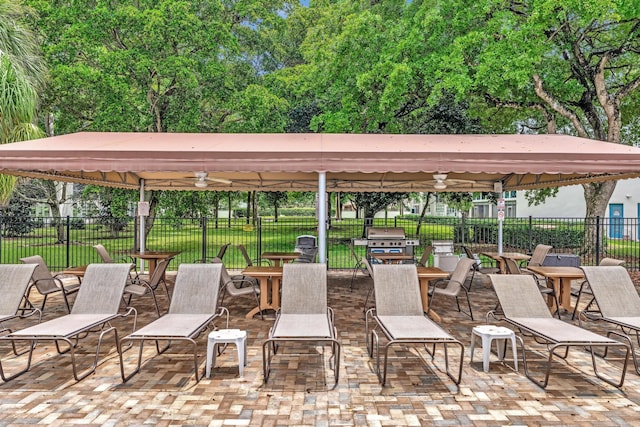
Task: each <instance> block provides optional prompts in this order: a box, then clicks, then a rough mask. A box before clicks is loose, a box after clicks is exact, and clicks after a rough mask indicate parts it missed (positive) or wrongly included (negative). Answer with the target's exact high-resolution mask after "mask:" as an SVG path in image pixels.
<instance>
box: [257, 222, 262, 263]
mask: <svg viewBox="0 0 640 427" xmlns="http://www.w3.org/2000/svg"><path fill="white" fill-rule="evenodd" d="M256 225H257V230H256V231H257V233H256V234H257V237H258V241H257V242H256V249H257V252H258V253H257V255H256V258H258V259H259V260H260V261H262V217H260V216H259V217H258V220H257V221H256ZM258 265H260V264H258Z"/></svg>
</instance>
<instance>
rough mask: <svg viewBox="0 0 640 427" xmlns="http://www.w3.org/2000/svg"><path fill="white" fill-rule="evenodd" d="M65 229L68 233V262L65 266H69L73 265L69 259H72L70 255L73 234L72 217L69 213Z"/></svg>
mask: <svg viewBox="0 0 640 427" xmlns="http://www.w3.org/2000/svg"><path fill="white" fill-rule="evenodd" d="M65 229H66V230H65V231H66V233H67V235H66V239H65V240H66V241H67V263H66V264H65V267H69V266H70V265H71V264H70V263H69V261H70V259H71V258H70V257H71V253H70V250H71V234H70V230H71V218H70V217H69V215H67V224H66V227H65Z"/></svg>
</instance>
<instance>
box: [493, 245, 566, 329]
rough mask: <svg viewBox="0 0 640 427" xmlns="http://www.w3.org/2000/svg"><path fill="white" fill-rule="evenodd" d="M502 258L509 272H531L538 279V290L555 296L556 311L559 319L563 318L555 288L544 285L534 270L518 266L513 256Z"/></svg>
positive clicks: (546, 294) (549, 295) (543, 293)
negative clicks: (522, 268) (526, 269)
mask: <svg viewBox="0 0 640 427" xmlns="http://www.w3.org/2000/svg"><path fill="white" fill-rule="evenodd" d="M502 260H503V262H504V266H505V271H506V273H507V274H529V275H531V276H532V277H533V278H534V279H536V284H537V285H538V290H539V291H540V293H541V294H542V295H544V296H547V297H551V298H553V300H554V302H555V304H556V305H555V307H556V312H555V314H557V316H558V319H561V317H560V301H559V300H558V294H557V293H556V291H555V289H553V288H550V287H548V286H546V282H545V284H544V285H541V284H540V282H538V277H537V276H536V275H535V274H533V273H532V272H528V273H526V272H523V271H522V270H521V269H520V267H519V266H518V263H517V262H516V261H515V260H514V259H512V258H508V257H502Z"/></svg>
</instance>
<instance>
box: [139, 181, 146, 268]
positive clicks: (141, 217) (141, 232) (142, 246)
mask: <svg viewBox="0 0 640 427" xmlns="http://www.w3.org/2000/svg"><path fill="white" fill-rule="evenodd" d="M142 203H144V179H140V204H142ZM144 218H145V217H144V215H141V212H140V209H138V223H139V224H140V225H139V226H138V228H139V230H138V238H139V239H140V240H139V242H140V252H144V251H145V249H146V248H145V246H146V245H145V238H144V236H145V233H144V226H145V220H144ZM138 262H139V267H138V268H139V271H143V270H144V259H142V258H140V259H139V260H138Z"/></svg>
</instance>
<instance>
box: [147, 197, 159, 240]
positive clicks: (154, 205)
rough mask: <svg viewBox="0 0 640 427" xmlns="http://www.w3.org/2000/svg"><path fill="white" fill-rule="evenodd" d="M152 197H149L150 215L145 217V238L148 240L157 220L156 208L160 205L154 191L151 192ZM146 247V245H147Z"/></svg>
mask: <svg viewBox="0 0 640 427" xmlns="http://www.w3.org/2000/svg"><path fill="white" fill-rule="evenodd" d="M150 193H151V194H150V195H151V197H150V198H149V216H148V217H146V218H145V221H144V240H145V242H146V241H147V238H148V237H149V233H150V232H151V229H152V228H153V224H154V223H155V222H156V208H157V207H158V198H157V197H156V196H155V193H154V192H153V191H151V192H150ZM145 247H146V245H145Z"/></svg>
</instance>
